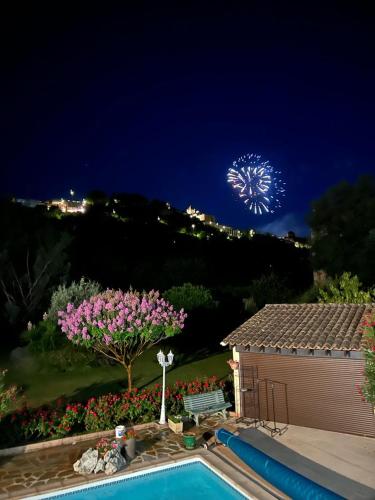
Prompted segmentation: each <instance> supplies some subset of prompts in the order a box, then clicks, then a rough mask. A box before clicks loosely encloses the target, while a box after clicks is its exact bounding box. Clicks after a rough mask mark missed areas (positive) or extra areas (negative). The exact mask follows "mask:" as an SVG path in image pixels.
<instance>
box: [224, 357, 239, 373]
mask: <svg viewBox="0 0 375 500" xmlns="http://www.w3.org/2000/svg"><path fill="white" fill-rule="evenodd" d="M227 363H228V365H229V366H230V367H231V369H232V370H238V367H239V366H240V363H239V361H235V360H234V359H228V361H227Z"/></svg>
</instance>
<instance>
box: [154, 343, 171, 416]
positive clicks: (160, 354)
mask: <svg viewBox="0 0 375 500" xmlns="http://www.w3.org/2000/svg"><path fill="white" fill-rule="evenodd" d="M156 357H157V358H158V361H159V364H160V366H161V367H162V368H163V392H162V395H161V412H160V420H159V424H161V425H163V424H165V369H166V367H167V366H171V364H172V363H173V353H172V351H169V353H168V354H167V358H168V361H166V360H165V354H164V353H163V352H162V351H161V350H160V351H159V352H158V353H157V355H156Z"/></svg>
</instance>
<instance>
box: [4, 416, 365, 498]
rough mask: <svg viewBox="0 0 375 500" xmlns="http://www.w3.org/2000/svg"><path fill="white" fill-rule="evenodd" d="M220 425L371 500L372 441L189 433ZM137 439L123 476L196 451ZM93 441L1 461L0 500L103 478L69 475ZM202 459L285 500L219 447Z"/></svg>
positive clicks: (169, 438)
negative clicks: (217, 431)
mask: <svg viewBox="0 0 375 500" xmlns="http://www.w3.org/2000/svg"><path fill="white" fill-rule="evenodd" d="M223 425H224V426H225V427H227V428H228V429H229V430H232V431H235V432H236V433H239V434H240V435H241V437H242V438H243V439H245V440H246V441H248V442H249V443H251V444H253V445H254V446H256V447H257V448H259V449H261V450H262V451H264V452H265V453H268V454H269V455H270V456H272V457H274V458H276V459H278V460H279V461H281V462H282V463H284V464H285V465H289V466H290V467H292V468H293V469H295V470H297V471H298V472H300V473H302V474H304V475H306V476H308V477H310V478H311V479H312V480H315V481H317V482H319V483H320V484H322V485H324V486H326V487H327V488H330V489H332V490H334V491H336V492H337V493H339V494H341V495H342V496H344V497H345V498H350V499H354V500H355V499H358V500H360V499H361V500H365V499H366V500H370V499H372V500H373V499H375V475H374V474H373V466H374V463H375V439H372V438H363V437H358V436H350V435H346V434H338V433H334V432H327V431H321V430H317V429H307V428H303V427H295V426H289V427H288V429H287V430H286V432H285V433H284V434H283V435H281V436H276V437H274V438H271V437H270V435H269V433H268V432H267V431H265V430H264V429H263V428H261V427H258V428H255V427H254V425H248V424H247V423H244V422H242V423H240V422H237V421H236V420H235V419H234V418H231V419H228V420H226V421H224V420H222V419H221V418H219V417H210V418H206V419H204V420H202V423H201V426H200V427H199V428H197V427H193V428H191V429H189V431H193V432H195V433H196V434H197V437H198V444H199V441H200V442H202V440H203V438H202V436H203V433H206V432H211V433H212V432H213V431H214V429H215V428H218V427H221V426H223ZM137 436H138V438H137V456H136V458H135V459H134V460H133V461H132V462H131V464H130V465H129V466H128V467H127V468H126V469H125V472H132V471H135V470H139V469H140V468H143V467H147V466H150V465H153V464H156V463H159V462H170V461H174V460H176V459H181V458H186V457H189V456H192V455H194V454H196V451H190V452H189V451H187V450H185V449H184V448H183V445H182V436H181V435H177V434H174V433H173V432H171V431H170V430H169V429H168V428H166V427H164V428H161V427H160V426H158V425H153V426H150V427H148V428H143V429H142V430H139V431H138V432H137ZM97 440H98V438H95V439H94V440H93V439H91V440H86V441H80V442H72V443H71V444H67V445H60V446H55V447H48V448H44V449H40V450H38V451H33V452H29V453H22V454H18V455H13V456H0V499H3V498H26V497H27V496H30V495H36V494H38V493H42V492H46V491H48V490H55V489H62V488H66V487H69V486H76V485H78V484H85V483H86V484H87V483H88V482H91V481H95V480H100V479H102V478H103V477H107V476H105V475H104V474H103V473H101V474H96V475H95V474H91V475H88V476H81V475H79V474H76V473H75V472H74V471H73V463H74V462H75V461H76V460H77V459H78V458H80V456H81V455H82V453H83V452H84V451H85V450H86V449H87V448H89V447H90V446H94V445H95V444H96V442H97ZM202 451H203V450H202ZM206 456H207V457H209V456H212V457H213V458H212V460H218V459H219V458H220V460H219V462H220V463H223V464H224V468H225V467H226V468H227V476H228V477H230V476H231V475H232V476H233V479H234V480H235V481H236V482H237V483H238V484H240V485H242V486H243V487H244V488H245V489H246V490H247V491H249V492H252V495H253V496H252V498H259V499H262V500H263V499H264V500H270V499H274V498H282V499H286V498H287V497H286V496H285V495H283V494H282V493H281V492H279V491H277V490H275V488H273V487H272V486H270V485H269V484H268V483H266V482H265V481H264V480H263V479H262V478H260V477H259V476H258V475H257V474H255V473H254V471H252V470H251V469H249V468H248V467H247V466H245V465H244V464H243V463H242V461H241V460H239V459H238V458H237V457H236V456H235V455H234V454H233V453H232V452H231V451H230V450H229V449H228V448H225V447H223V446H222V445H218V446H216V447H213V448H212V453H211V452H207V454H206ZM221 470H224V469H223V468H221ZM122 472H124V471H121V472H120V473H118V474H117V475H119V474H121V473H122Z"/></svg>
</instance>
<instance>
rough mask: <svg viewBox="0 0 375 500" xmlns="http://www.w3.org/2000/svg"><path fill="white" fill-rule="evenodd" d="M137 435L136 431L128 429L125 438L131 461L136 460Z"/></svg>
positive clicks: (127, 452) (125, 445)
mask: <svg viewBox="0 0 375 500" xmlns="http://www.w3.org/2000/svg"><path fill="white" fill-rule="evenodd" d="M135 438H136V434H135V431H134V429H128V430H127V431H126V432H125V434H124V437H123V440H124V447H125V453H126V456H127V457H128V459H129V460H133V458H135V451H136V450H135V449H136V439H135Z"/></svg>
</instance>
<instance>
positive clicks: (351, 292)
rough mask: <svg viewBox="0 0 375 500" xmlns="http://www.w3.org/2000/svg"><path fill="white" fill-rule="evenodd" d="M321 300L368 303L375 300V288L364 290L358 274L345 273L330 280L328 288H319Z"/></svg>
mask: <svg viewBox="0 0 375 500" xmlns="http://www.w3.org/2000/svg"><path fill="white" fill-rule="evenodd" d="M319 295H320V297H319V302H324V303H336V304H367V303H371V302H374V301H375V290H363V289H362V283H361V282H360V281H359V278H358V276H356V275H354V276H352V275H351V274H350V273H343V274H342V275H341V276H340V277H336V278H335V279H333V280H330V281H329V282H328V284H327V290H324V289H323V288H322V289H320V290H319Z"/></svg>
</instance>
